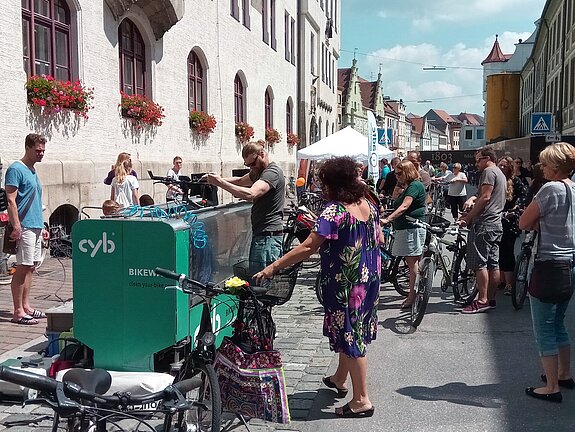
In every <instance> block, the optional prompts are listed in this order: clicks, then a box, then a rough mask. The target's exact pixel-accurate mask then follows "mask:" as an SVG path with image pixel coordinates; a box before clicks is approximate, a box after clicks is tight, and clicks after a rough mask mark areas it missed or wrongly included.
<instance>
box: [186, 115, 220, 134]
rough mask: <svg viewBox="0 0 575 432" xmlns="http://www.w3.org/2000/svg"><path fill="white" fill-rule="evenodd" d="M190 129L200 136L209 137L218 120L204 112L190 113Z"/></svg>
mask: <svg viewBox="0 0 575 432" xmlns="http://www.w3.org/2000/svg"><path fill="white" fill-rule="evenodd" d="M189 120H190V128H192V130H193V131H194V132H196V133H197V134H198V135H202V136H204V137H207V136H208V135H209V134H211V133H212V132H213V131H214V129H215V128H216V124H217V122H216V118H215V117H214V116H213V115H209V114H206V113H205V112H203V111H196V110H193V111H192V112H190V117H189Z"/></svg>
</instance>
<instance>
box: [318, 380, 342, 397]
mask: <svg viewBox="0 0 575 432" xmlns="http://www.w3.org/2000/svg"><path fill="white" fill-rule="evenodd" d="M321 380H322V382H323V384H324V385H325V386H326V387H329V388H330V389H334V390H336V391H337V397H340V398H343V397H346V396H347V389H341V388H339V387H338V386H336V385H335V384H334V383H333V382H332V380H331V377H330V376H327V377H323V378H322V379H321Z"/></svg>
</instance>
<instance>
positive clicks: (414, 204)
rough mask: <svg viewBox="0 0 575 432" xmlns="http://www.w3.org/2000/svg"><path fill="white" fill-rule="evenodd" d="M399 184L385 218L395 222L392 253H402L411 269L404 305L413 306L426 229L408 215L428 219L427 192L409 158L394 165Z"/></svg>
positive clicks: (403, 307) (385, 220)
mask: <svg viewBox="0 0 575 432" xmlns="http://www.w3.org/2000/svg"><path fill="white" fill-rule="evenodd" d="M395 175H396V176H397V186H396V187H395V190H394V191H393V197H396V199H395V202H394V203H393V208H394V209H395V210H394V212H393V213H392V214H390V215H389V216H388V217H386V218H384V219H383V221H382V222H383V223H384V224H388V223H390V222H393V229H394V241H393V249H392V253H393V255H394V256H403V257H405V261H406V262H407V267H408V268H409V295H408V296H407V299H405V301H404V302H403V303H402V305H401V308H402V309H406V308H409V307H411V305H412V303H413V301H414V300H415V279H416V277H417V272H418V270H419V259H420V258H421V254H422V253H423V245H424V243H425V234H426V233H425V228H420V227H418V226H416V225H414V224H413V223H411V222H408V221H407V219H406V218H405V216H411V217H413V218H415V219H419V220H421V221H425V213H426V205H425V200H426V197H427V194H426V193H425V187H424V186H423V183H421V180H420V178H419V173H418V172H417V168H415V165H413V163H411V162H410V161H408V160H404V161H403V162H400V163H399V164H398V165H397V167H396V168H395Z"/></svg>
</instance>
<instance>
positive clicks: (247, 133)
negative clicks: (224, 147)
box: [236, 122, 254, 144]
mask: <svg viewBox="0 0 575 432" xmlns="http://www.w3.org/2000/svg"><path fill="white" fill-rule="evenodd" d="M253 136H254V128H253V127H251V126H250V125H249V124H248V123H245V122H237V123H236V137H237V138H238V141H239V142H241V143H242V144H245V143H247V142H248V141H249V140H250V139H252V138H253Z"/></svg>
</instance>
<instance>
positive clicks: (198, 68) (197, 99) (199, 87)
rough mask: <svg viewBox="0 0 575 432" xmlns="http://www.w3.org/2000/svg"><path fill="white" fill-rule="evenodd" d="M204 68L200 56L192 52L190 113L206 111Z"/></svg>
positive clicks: (189, 67)
mask: <svg viewBox="0 0 575 432" xmlns="http://www.w3.org/2000/svg"><path fill="white" fill-rule="evenodd" d="M205 84H206V83H205V75H204V67H203V65H202V62H201V61H200V58H199V56H198V55H197V54H196V53H195V52H194V51H191V52H190V54H189V55H188V108H189V110H190V111H194V110H195V111H206V95H205V94H204V89H207V86H206V85H205Z"/></svg>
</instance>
